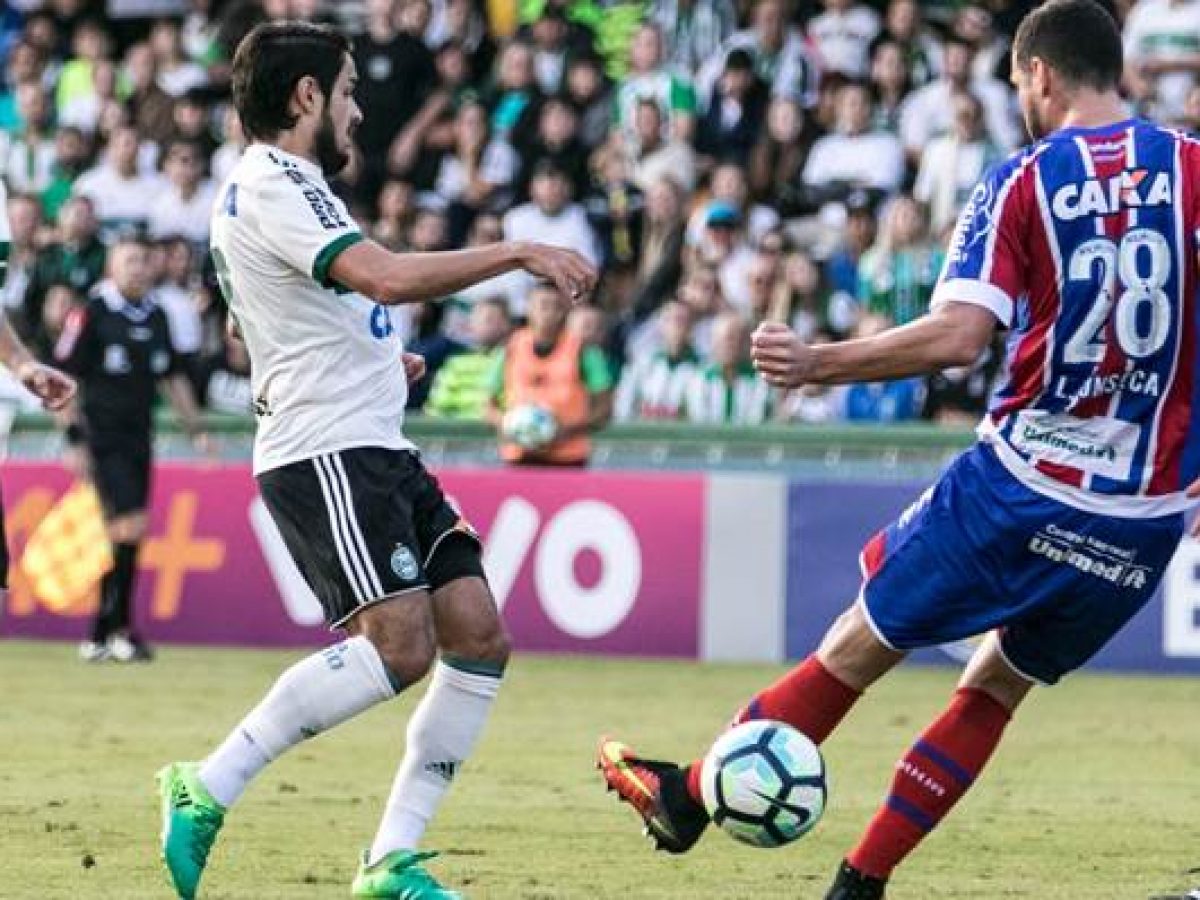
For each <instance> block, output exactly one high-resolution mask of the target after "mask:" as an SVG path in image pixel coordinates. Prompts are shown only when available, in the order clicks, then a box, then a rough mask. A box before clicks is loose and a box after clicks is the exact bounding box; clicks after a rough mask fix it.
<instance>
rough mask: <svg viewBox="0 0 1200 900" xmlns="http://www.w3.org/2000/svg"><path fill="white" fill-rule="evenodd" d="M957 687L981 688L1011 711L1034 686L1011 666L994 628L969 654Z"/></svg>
mask: <svg viewBox="0 0 1200 900" xmlns="http://www.w3.org/2000/svg"><path fill="white" fill-rule="evenodd" d="M958 686H959V687H960V688H972V689H974V690H978V691H983V692H984V693H986V694H987V695H988V696H990V697H992V699H994V700H995V701H996V702H998V703H999V704H1000V705H1002V706H1003V707H1004V708H1005V709H1007V710H1008V711H1009V712H1012V711H1013V710H1015V709H1016V708H1017V707H1018V706H1019V705H1020V703H1021V701H1022V700H1024V699H1025V696H1026V695H1027V694H1028V693H1029V691H1030V690H1031V689H1032V688H1033V686H1034V681H1033V680H1032V679H1030V678H1029V677H1028V676H1027V675H1024V674H1022V673H1021V672H1018V671H1017V670H1016V669H1015V668H1013V665H1012V663H1011V662H1009V660H1008V659H1007V658H1006V657H1005V655H1004V651H1003V650H1002V649H1001V646H1000V634H999V632H996V631H993V632H991V633H989V634H988V635H987V637H985V638H984V640H983V643H982V644H981V645H980V646H979V648H978V649H977V650H976V651H975V652H974V653H973V654H972V655H971V659H970V661H969V662H968V663H967V668H966V669H965V670H964V671H963V674H962V678H960V679H959V682H958Z"/></svg>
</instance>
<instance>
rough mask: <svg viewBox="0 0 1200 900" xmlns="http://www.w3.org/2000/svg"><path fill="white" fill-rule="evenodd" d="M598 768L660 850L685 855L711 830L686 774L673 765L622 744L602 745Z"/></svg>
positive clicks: (608, 743)
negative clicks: (691, 793)
mask: <svg viewBox="0 0 1200 900" xmlns="http://www.w3.org/2000/svg"><path fill="white" fill-rule="evenodd" d="M597 756H598V758H597V761H596V767H597V768H598V769H600V772H601V774H603V776H604V781H605V782H606V783H607V784H608V787H609V790H615V791H616V792H617V795H618V796H619V797H620V798H621V799H622V800H624V801H625V802H627V803H628V804H629V805H630V806H632V807H633V808H634V809H636V810H637V812H638V814H639V815H640V816H641V817H642V821H643V822H645V823H646V834H647V836H649V838H650V839H651V840H652V841H653V842H654V845H655V847H656V848H658V849H659V850H665V851H667V852H668V853H686V852H687V851H688V850H691V849H692V847H693V846H695V843H696V841H698V840H700V835H702V834H703V833H704V829H705V828H707V827H708V821H709V819H708V813H707V812H705V810H704V807H703V806H701V805H700V804H699V803H697V802H696V801H695V800H693V799H692V798H691V796H690V795H689V794H688V791H687V773H686V771H685V770H684V769H681V768H680V767H679V766H677V765H675V764H674V763H669V762H660V761H658V760H652V759H642V758H640V757H638V756H635V755H634V753H633V751H632V750H631V749H630V748H629V747H627V746H625V745H624V744H622V743H621V742H620V741H615V740H610V739H608V738H605V739H604V740H602V741H601V742H600V748H599V753H598V754H597Z"/></svg>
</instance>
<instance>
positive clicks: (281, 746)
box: [200, 636, 396, 808]
mask: <svg viewBox="0 0 1200 900" xmlns="http://www.w3.org/2000/svg"><path fill="white" fill-rule="evenodd" d="M395 695H396V691H395V689H394V688H393V687H392V684H391V681H390V680H389V679H388V674H387V669H386V668H384V665H383V660H382V659H380V657H379V653H378V651H376V649H375V647H374V645H373V644H372V643H371V642H370V641H369V640H367V639H366V638H365V637H362V636H359V637H352V638H350V639H349V640H347V641H344V642H342V643H340V644H336V645H334V646H332V647H327V648H326V649H324V650H322V651H321V652H320V653H314V654H313V655H312V656H309V657H306V658H304V659H302V660H300V662H298V663H296V664H295V665H294V666H292V667H291V668H290V669H288V670H287V671H286V672H284V673H283V674H282V675H280V676H279V680H278V681H276V682H275V685H274V687H272V688H271V690H270V692H269V693H268V694H267V696H266V697H264V698H263V699H262V702H261V703H259V704H258V706H256V707H254V709H252V710H251V711H250V714H249V715H247V716H246V718H244V719H242V721H241V722H240V723H239V724H238V726H237V727H236V728H234V729H233V731H232V732H230V734H229V737H227V738H226V739H225V741H224V743H222V744H221V746H220V747H218V748H217V749H216V750H215V751H214V752H213V754H212V755H211V756H209V757H208V759H206V760H205V761H204V762H203V763H201V765H200V780H201V781H202V782H204V786H205V787H206V788H208V791H209V793H210V794H212V795H213V798H214V799H215V800H216V801H217V802H218V803H220V804H221V805H222V806H225V807H227V808H228V807H229V806H230V805H232V804H233V803H234V802H235V801H236V800H237V799H238V797H240V796H241V795H242V792H243V791H245V790H246V786H247V785H248V784H249V783H250V781H251V779H253V778H254V776H255V775H257V774H258V773H259V772H260V771H262V769H263V767H264V766H266V764H267V763H269V762H271V761H272V760H273V759H276V758H277V757H279V756H280V755H281V754H282V753H283V752H284V751H286V750H288V749H289V748H291V747H294V746H295V745H296V744H298V743H300V742H301V741H304V740H307V739H308V738H310V737H315V736H316V735H318V734H320V733H321V732H322V731H325V730H327V729H329V728H332V727H334V726H335V725H340V724H341V723H342V722H345V721H346V720H347V719H350V718H353V717H354V716H356V715H358V714H359V713H360V712H363V711H364V710H366V709H369V708H371V707H372V706H374V705H375V704H376V703H380V702H382V701H384V700H388V699H390V698H392V697H394V696H395Z"/></svg>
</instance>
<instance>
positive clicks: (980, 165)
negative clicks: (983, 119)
mask: <svg viewBox="0 0 1200 900" xmlns="http://www.w3.org/2000/svg"><path fill="white" fill-rule="evenodd" d="M1001 158H1002V154H1001V153H1000V150H999V148H998V147H996V145H995V144H993V143H992V142H991V141H990V140H988V139H987V138H982V139H980V140H977V141H969V142H963V141H960V140H959V139H958V138H957V137H956V136H954V135H952V134H945V135H942V136H941V137H939V138H934V140H933V141H932V142H931V143H930V144H929V146H928V147H926V148H925V151H924V152H923V153H922V154H921V168H920V169H919V170H918V172H917V181H916V183H915V184H914V185H913V196H914V197H916V198H917V199H918V200H920V201H921V202H922V203H924V204H926V206H927V207H928V208H929V228H930V231H931V232H932V233H933V234H935V235H939V234H941V233H942V232H943V231H945V230H946V229H947V228H949V227H951V226H952V225H954V223H955V222H956V221H957V219H958V214H959V212H960V211H961V210H962V208H963V206H964V205H966V202H967V199H968V198H969V197H970V196H971V192H972V191H973V190H974V189H975V185H976V184H977V183H978V182H979V180H980V178H982V177H983V173H984V170H986V169H987V168H988V167H989V166H991V165H993V164H994V163H996V162H999V161H1000V159H1001Z"/></svg>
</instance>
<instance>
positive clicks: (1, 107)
mask: <svg viewBox="0 0 1200 900" xmlns="http://www.w3.org/2000/svg"><path fill="white" fill-rule="evenodd" d="M44 70H45V63H44V61H43V59H42V55H41V54H40V53H39V52H38V50H37V48H36V47H34V45H33V44H31V43H29V42H28V41H18V42H17V43H16V44H14V45H13V47H12V50H10V51H9V54H8V58H7V59H6V60H5V61H4V83H3V85H2V86H0V131H15V130H17V129H19V128H20V127H21V114H20V112H18V110H17V88H19V87H20V86H21V85H23V84H41V83H42V74H43V72H44Z"/></svg>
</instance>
